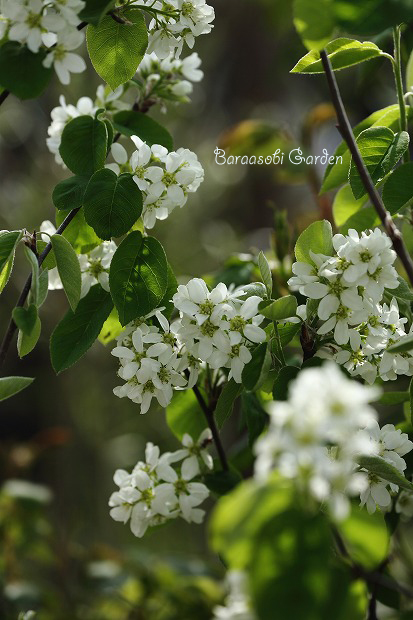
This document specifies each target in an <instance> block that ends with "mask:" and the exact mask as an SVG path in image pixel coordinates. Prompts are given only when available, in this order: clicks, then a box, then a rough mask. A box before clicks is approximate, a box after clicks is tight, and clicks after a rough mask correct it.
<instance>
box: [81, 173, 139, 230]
mask: <svg viewBox="0 0 413 620" xmlns="http://www.w3.org/2000/svg"><path fill="white" fill-rule="evenodd" d="M83 202H84V209H85V218H86V221H87V223H88V224H89V226H91V227H92V228H93V230H94V231H95V233H96V234H97V235H98V237H100V238H101V239H111V238H112V237H120V236H121V235H125V234H126V233H127V232H128V231H129V230H130V229H131V228H132V226H133V225H134V224H135V222H136V220H137V219H138V218H139V217H140V215H141V213H142V193H141V191H140V189H139V187H138V186H137V185H136V183H135V181H134V180H133V178H132V175H131V174H121V175H120V176H119V177H118V176H117V174H115V173H114V172H113V171H112V170H108V169H107V168H104V169H103V170H98V171H97V172H95V174H94V175H93V176H92V178H91V179H90V181H89V185H88V187H87V190H86V193H85V196H84V200H83Z"/></svg>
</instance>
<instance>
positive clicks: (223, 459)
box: [192, 385, 229, 471]
mask: <svg viewBox="0 0 413 620" xmlns="http://www.w3.org/2000/svg"><path fill="white" fill-rule="evenodd" d="M192 390H193V392H194V394H195V396H196V399H197V401H198V403H199V406H200V407H201V409H202V411H203V413H204V415H205V418H206V421H207V422H208V426H209V428H210V429H211V433H212V437H213V439H214V443H215V447H216V449H217V452H218V456H219V460H220V461H221V466H222V469H223V470H224V471H228V470H229V465H228V461H227V456H226V454H225V450H224V446H223V445H222V442H221V437H220V436H219V431H218V428H217V425H216V422H215V418H214V412H213V411H212V409H211V408H210V407H209V406H208V405H207V403H206V402H205V400H204V397H203V396H202V394H201V391H200V389H199V387H198V386H197V385H194V387H193V388H192Z"/></svg>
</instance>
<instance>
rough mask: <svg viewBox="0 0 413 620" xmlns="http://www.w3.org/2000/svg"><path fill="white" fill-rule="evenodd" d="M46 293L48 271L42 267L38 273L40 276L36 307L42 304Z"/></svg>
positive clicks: (47, 289) (47, 290)
mask: <svg viewBox="0 0 413 620" xmlns="http://www.w3.org/2000/svg"><path fill="white" fill-rule="evenodd" d="M43 264H44V263H43ZM48 293H49V272H48V270H47V269H43V271H42V272H41V273H40V276H39V296H38V300H37V301H38V305H37V307H38V308H40V307H41V306H43V304H44V302H45V301H46V298H47V295H48Z"/></svg>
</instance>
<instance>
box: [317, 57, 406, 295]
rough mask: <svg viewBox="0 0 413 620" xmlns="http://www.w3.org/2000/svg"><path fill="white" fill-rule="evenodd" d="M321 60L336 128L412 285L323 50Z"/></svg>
mask: <svg viewBox="0 0 413 620" xmlns="http://www.w3.org/2000/svg"><path fill="white" fill-rule="evenodd" d="M321 61H322V63H323V67H324V71H325V74H326V77H327V82H328V86H329V88H330V94H331V100H332V102H333V105H334V108H335V110H336V114H337V121H338V125H337V128H338V130H339V132H340V133H341V135H342V137H343V139H344V141H345V142H346V144H347V146H348V148H349V150H350V153H351V155H352V157H353V161H354V164H355V166H356V168H357V170H358V173H359V175H360V178H361V180H362V182H363V185H364V187H365V189H366V191H367V193H368V195H369V198H370V200H371V202H372V204H373V206H374V208H375V209H376V211H377V213H378V215H379V217H380V220H381V222H382V224H383V227H384V230H385V231H386V233H387V235H388V236H389V237H390V239H391V242H392V244H393V248H394V251H395V252H396V254H397V256H398V257H399V259H400V262H401V263H402V265H403V267H404V269H405V270H406V273H407V275H408V278H409V280H410V283H411V284H412V286H413V262H412V259H411V258H410V255H409V253H408V251H407V249H406V246H405V245H404V242H403V237H402V235H401V232H400V230H399V229H398V228H397V226H396V224H395V223H394V220H393V218H392V217H391V215H390V213H389V212H388V211H387V210H386V208H385V206H384V204H383V201H382V199H381V196H380V194H379V192H378V191H377V189H376V188H375V186H374V183H373V181H372V179H371V177H370V174H369V172H368V170H367V168H366V165H365V163H364V161H363V158H362V156H361V154H360V151H359V149H358V146H357V143H356V139H355V137H354V134H353V131H352V129H351V125H350V123H349V120H348V118H347V114H346V111H345V109H344V105H343V101H342V99H341V95H340V90H339V88H338V85H337V81H336V77H335V74H334V71H333V69H332V67H331V63H330V59H329V58H328V56H327V53H326V51H325V50H323V51H322V52H321Z"/></svg>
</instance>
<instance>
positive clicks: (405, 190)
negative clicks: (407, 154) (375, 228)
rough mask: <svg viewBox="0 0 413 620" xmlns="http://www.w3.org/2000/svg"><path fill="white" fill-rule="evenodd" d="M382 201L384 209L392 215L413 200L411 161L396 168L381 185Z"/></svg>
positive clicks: (412, 165)
mask: <svg viewBox="0 0 413 620" xmlns="http://www.w3.org/2000/svg"><path fill="white" fill-rule="evenodd" d="M383 202H384V206H385V207H386V209H387V210H388V211H389V212H390V213H391V214H392V215H394V213H397V212H398V211H400V210H401V209H404V208H405V207H409V206H410V205H411V204H412V202H413V162H411V161H410V162H408V163H406V164H403V165H401V166H399V168H396V170H394V171H393V173H392V174H391V175H390V176H389V178H388V179H387V180H386V182H385V184H384V186H383Z"/></svg>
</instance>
